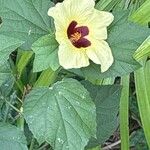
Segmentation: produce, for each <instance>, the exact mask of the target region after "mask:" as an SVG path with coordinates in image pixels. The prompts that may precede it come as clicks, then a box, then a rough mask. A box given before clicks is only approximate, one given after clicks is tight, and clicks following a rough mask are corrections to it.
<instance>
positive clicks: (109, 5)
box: [95, 0, 121, 11]
mask: <svg viewBox="0 0 150 150" xmlns="http://www.w3.org/2000/svg"><path fill="white" fill-rule="evenodd" d="M120 1H121V0H107V1H106V0H100V1H99V2H98V3H97V4H96V6H95V7H96V9H98V10H105V11H111V10H112V9H113V8H114V7H115V6H116V5H117V4H118V3H120Z"/></svg>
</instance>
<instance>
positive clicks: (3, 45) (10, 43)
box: [0, 33, 23, 64]
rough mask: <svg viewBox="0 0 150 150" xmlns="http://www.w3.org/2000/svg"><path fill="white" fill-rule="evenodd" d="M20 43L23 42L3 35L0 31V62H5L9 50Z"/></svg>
mask: <svg viewBox="0 0 150 150" xmlns="http://www.w3.org/2000/svg"><path fill="white" fill-rule="evenodd" d="M22 44H23V42H22V41H21V40H18V39H15V38H12V37H9V36H4V35H2V34H1V33H0V64H3V63H5V62H6V61H7V59H8V57H9V55H10V54H11V52H13V51H14V50H15V49H16V48H18V47H19V46H21V45H22Z"/></svg>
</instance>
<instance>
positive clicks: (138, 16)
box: [130, 0, 150, 25]
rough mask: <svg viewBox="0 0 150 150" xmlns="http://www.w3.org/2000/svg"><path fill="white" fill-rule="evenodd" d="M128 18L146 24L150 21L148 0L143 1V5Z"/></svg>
mask: <svg viewBox="0 0 150 150" xmlns="http://www.w3.org/2000/svg"><path fill="white" fill-rule="evenodd" d="M130 19H131V20H132V21H135V22H137V23H140V24H142V25H148V23H149V22H150V1H149V0H147V1H145V2H144V3H143V5H142V6H141V7H140V8H139V9H138V10H137V11H136V12H134V13H133V15H131V17H130Z"/></svg>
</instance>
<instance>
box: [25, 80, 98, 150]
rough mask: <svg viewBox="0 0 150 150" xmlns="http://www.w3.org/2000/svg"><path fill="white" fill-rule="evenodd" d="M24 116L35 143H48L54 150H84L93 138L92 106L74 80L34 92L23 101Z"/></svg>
mask: <svg viewBox="0 0 150 150" xmlns="http://www.w3.org/2000/svg"><path fill="white" fill-rule="evenodd" d="M71 89H72V90H71ZM24 116H25V119H26V121H27V123H28V125H29V128H30V130H31V131H32V132H33V134H34V136H35V137H36V138H37V140H38V142H39V143H43V142H44V141H47V142H48V143H50V144H51V145H52V146H53V148H54V149H57V150H66V149H67V148H68V149H70V150H77V149H83V148H84V146H85V145H86V144H87V142H88V139H89V138H90V137H91V136H95V129H96V122H95V117H96V116H95V106H94V103H93V102H92V100H91V98H90V96H89V93H88V92H87V90H86V89H85V88H84V87H83V86H82V85H81V84H80V83H79V82H78V81H76V80H73V79H64V80H63V81H61V82H57V83H56V84H54V85H53V86H52V87H50V88H47V87H43V88H37V89H33V90H32V91H31V93H30V94H29V95H28V96H27V97H26V99H25V103H24Z"/></svg>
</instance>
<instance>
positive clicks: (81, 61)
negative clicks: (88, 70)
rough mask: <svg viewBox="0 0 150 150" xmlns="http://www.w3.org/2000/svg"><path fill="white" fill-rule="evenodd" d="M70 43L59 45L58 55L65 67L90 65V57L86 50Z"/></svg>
mask: <svg viewBox="0 0 150 150" xmlns="http://www.w3.org/2000/svg"><path fill="white" fill-rule="evenodd" d="M69 45H70V44H69V43H64V44H61V45H59V51H58V57H59V63H60V65H61V66H62V67H64V68H65V69H71V68H81V67H86V66H88V65H89V59H88V56H87V55H86V53H85V50H82V49H77V48H75V47H73V46H72V45H70V46H69Z"/></svg>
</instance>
